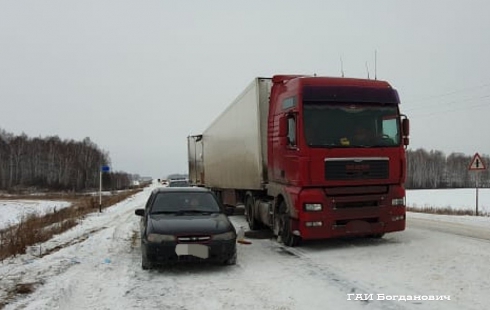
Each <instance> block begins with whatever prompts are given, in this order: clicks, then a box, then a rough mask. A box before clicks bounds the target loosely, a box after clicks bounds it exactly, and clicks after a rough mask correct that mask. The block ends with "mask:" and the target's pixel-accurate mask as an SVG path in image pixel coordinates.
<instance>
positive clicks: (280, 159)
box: [274, 112, 299, 184]
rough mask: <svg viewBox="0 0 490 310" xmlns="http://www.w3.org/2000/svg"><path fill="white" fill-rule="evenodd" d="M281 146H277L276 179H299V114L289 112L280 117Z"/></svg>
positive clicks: (289, 180) (294, 180)
mask: <svg viewBox="0 0 490 310" xmlns="http://www.w3.org/2000/svg"><path fill="white" fill-rule="evenodd" d="M279 122H280V125H279V136H280V137H279V141H280V142H279V146H278V147H277V148H276V152H275V156H274V157H275V159H276V160H275V161H276V167H275V169H274V171H275V175H274V177H275V179H277V180H281V181H282V182H285V183H287V184H293V183H296V182H297V181H298V180H299V175H298V171H299V169H298V168H299V167H298V151H299V149H298V114H297V113H294V112H290V113H287V114H285V115H283V116H281V117H280V120H279Z"/></svg>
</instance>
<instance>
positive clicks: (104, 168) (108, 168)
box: [100, 166, 111, 172]
mask: <svg viewBox="0 0 490 310" xmlns="http://www.w3.org/2000/svg"><path fill="white" fill-rule="evenodd" d="M100 170H102V172H109V171H111V168H110V167H109V166H102V167H100Z"/></svg>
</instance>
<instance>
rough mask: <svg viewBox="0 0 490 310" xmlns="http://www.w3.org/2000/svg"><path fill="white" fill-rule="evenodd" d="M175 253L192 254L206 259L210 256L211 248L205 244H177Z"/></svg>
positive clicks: (179, 254) (180, 254)
mask: <svg viewBox="0 0 490 310" xmlns="http://www.w3.org/2000/svg"><path fill="white" fill-rule="evenodd" d="M175 253H176V254H177V255H178V256H182V255H192V256H196V257H199V258H203V259H205V258H208V257H209V248H208V246H206V245H204V244H177V246H176V247H175Z"/></svg>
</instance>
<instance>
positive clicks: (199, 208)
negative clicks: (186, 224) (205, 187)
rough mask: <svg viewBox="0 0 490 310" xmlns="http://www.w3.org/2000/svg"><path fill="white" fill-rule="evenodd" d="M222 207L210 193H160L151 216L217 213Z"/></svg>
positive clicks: (154, 202)
mask: <svg viewBox="0 0 490 310" xmlns="http://www.w3.org/2000/svg"><path fill="white" fill-rule="evenodd" d="M216 212H220V207H219V205H218V202H217V201H216V199H215V198H214V196H213V195H212V194H211V193H209V192H203V193H198V192H173V193H172V192H170V193H159V194H158V195H157V196H156V197H155V200H154V201H153V204H152V206H151V211H150V213H151V214H157V213H179V214H182V213H216Z"/></svg>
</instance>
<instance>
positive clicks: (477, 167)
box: [468, 153, 487, 216]
mask: <svg viewBox="0 0 490 310" xmlns="http://www.w3.org/2000/svg"><path fill="white" fill-rule="evenodd" d="M485 169H487V167H486V166H485V164H484V163H483V160H482V159H481V157H480V154H478V153H475V155H474V156H473V159H472V160H471V163H470V166H469V167H468V170H470V171H475V172H476V174H475V187H476V215H477V216H478V179H479V178H480V175H479V174H478V173H479V172H480V171H483V170H485Z"/></svg>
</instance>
